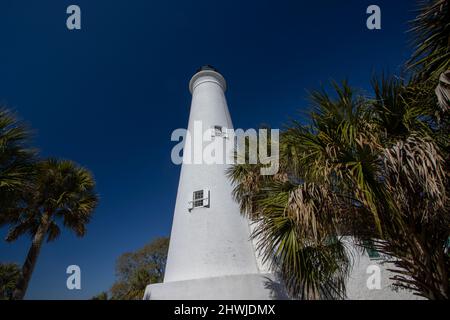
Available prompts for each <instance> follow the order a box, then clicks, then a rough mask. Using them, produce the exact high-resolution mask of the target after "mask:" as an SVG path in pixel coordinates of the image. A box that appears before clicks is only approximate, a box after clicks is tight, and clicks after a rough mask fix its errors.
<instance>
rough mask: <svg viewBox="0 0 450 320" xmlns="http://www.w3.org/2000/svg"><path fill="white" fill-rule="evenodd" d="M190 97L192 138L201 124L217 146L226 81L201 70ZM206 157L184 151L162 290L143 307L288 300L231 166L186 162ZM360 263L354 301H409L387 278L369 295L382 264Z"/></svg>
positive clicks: (152, 290)
mask: <svg viewBox="0 0 450 320" xmlns="http://www.w3.org/2000/svg"><path fill="white" fill-rule="evenodd" d="M189 89H190V92H191V93H192V103H191V109H190V116H189V124H188V132H190V133H191V134H192V135H193V134H194V126H195V123H196V122H197V123H198V122H199V121H200V122H201V123H202V126H203V129H202V130H203V132H202V133H204V132H205V131H206V130H209V129H212V131H211V135H212V136H211V139H228V136H227V134H226V131H227V129H232V128H233V124H232V121H231V117H230V113H229V111H228V106H227V102H226V99H225V91H226V82H225V79H224V78H223V76H222V75H221V74H220V73H218V72H217V71H216V70H215V69H214V68H212V67H208V66H207V67H202V68H201V69H200V70H199V71H198V72H197V73H196V74H195V75H194V76H193V77H192V79H191V81H190V83H189ZM202 149H203V148H200V149H199V148H197V147H192V146H191V145H189V142H188V143H187V144H186V146H185V149H184V154H183V157H184V158H183V164H182V168H181V173H180V180H179V185H178V193H177V199H176V205H175V212H174V218H173V225H172V232H171V237H170V246H169V254H168V259H167V266H166V272H165V277H164V282H163V283H159V284H151V285H149V286H147V288H146V291H145V296H144V299H152V300H160V299H194V300H197V299H198V300H203V299H236V300H240V299H250V300H253V299H285V298H287V297H286V295H285V293H284V290H283V286H282V285H281V284H280V283H279V281H277V279H276V277H275V276H274V275H273V274H272V273H270V272H269V271H268V270H267V268H265V267H264V266H263V265H262V263H261V261H260V259H258V258H257V257H256V253H255V246H254V244H253V242H252V240H251V239H250V233H251V231H250V226H249V221H248V220H247V219H246V218H244V217H243V216H242V215H241V214H240V212H239V206H238V204H237V203H236V202H235V201H234V200H233V198H232V186H231V183H230V181H229V179H228V178H227V177H226V175H225V170H226V168H227V165H226V164H213V165H211V164H196V163H191V162H192V161H187V160H188V159H195V158H196V156H200V158H201V155H202V154H201V153H202ZM189 150H190V152H189ZM357 260H358V261H356V263H355V266H354V272H353V274H352V276H351V278H350V280H349V285H348V289H349V292H348V296H349V298H351V299H361V298H368V299H371V298H388V299H390V298H404V297H405V296H403V295H399V294H397V293H396V292H393V291H391V290H390V288H389V282H388V281H385V279H387V277H385V275H383V280H382V281H381V286H382V289H381V290H369V289H368V288H367V285H366V280H367V278H368V277H369V276H370V274H367V273H366V271H367V266H368V265H370V264H378V261H375V260H373V261H372V260H370V259H369V257H368V256H367V255H362V256H361V257H359V259H357ZM381 268H382V270H384V269H383V267H381ZM386 272H387V271H382V273H386Z"/></svg>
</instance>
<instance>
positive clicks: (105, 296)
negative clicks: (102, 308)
mask: <svg viewBox="0 0 450 320" xmlns="http://www.w3.org/2000/svg"><path fill="white" fill-rule="evenodd" d="M91 300H108V292H106V291H103V292H101V293H99V294H98V295H96V296H93V297H92V298H91Z"/></svg>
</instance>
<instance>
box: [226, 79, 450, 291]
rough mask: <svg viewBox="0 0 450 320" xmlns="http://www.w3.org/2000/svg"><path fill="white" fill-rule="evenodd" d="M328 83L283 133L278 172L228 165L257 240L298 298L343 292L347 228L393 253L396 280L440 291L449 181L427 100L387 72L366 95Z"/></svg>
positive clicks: (444, 286)
mask: <svg viewBox="0 0 450 320" xmlns="http://www.w3.org/2000/svg"><path fill="white" fill-rule="evenodd" d="M334 91H335V92H334V94H333V96H335V97H336V98H332V97H331V96H330V95H328V94H327V93H326V92H325V91H315V92H313V93H312V95H311V101H312V104H313V108H314V109H313V110H314V111H312V112H311V114H310V119H311V123H310V124H309V125H302V124H300V123H297V122H294V123H292V124H291V125H290V126H289V127H288V128H287V129H286V130H285V131H284V132H283V133H282V135H281V140H280V172H279V173H278V174H277V175H275V176H261V175H260V174H259V166H258V165H248V164H244V165H235V166H234V167H232V168H231V170H230V171H229V175H230V177H231V179H232V180H233V182H234V183H235V190H234V195H235V198H236V199H237V200H238V201H239V202H240V203H241V210H242V212H243V213H244V214H247V215H248V216H249V217H250V218H252V219H253V220H255V221H257V228H256V231H255V233H254V234H253V236H254V237H256V238H257V239H258V241H259V247H260V249H261V250H262V251H263V252H264V253H265V257H266V259H267V260H268V261H272V263H273V265H274V266H275V267H276V268H278V270H279V271H280V273H281V275H282V277H283V278H284V280H285V282H286V284H287V287H288V289H289V290H290V292H291V294H292V295H293V296H296V297H300V298H314V299H315V298H332V297H343V296H345V286H344V284H345V280H346V276H347V275H348V272H349V268H350V266H349V257H347V252H348V250H346V248H345V241H343V240H342V239H343V238H342V237H344V236H348V237H352V238H353V239H354V241H356V243H357V244H361V245H363V244H364V243H366V242H367V241H369V242H370V243H374V246H375V247H376V249H377V250H379V251H381V252H383V253H385V254H387V255H388V256H390V257H392V258H393V263H394V266H396V269H395V270H394V271H395V272H396V275H395V277H394V280H396V284H397V286H399V287H404V288H408V289H411V290H414V291H415V293H416V294H418V295H421V296H424V297H427V298H430V299H448V298H449V274H450V272H449V266H450V260H449V257H448V256H447V255H446V254H445V252H444V245H445V243H446V240H447V238H448V236H449V225H450V217H448V208H449V202H448V200H447V199H448V198H447V192H448V191H447V190H448V181H447V178H446V170H445V168H446V164H445V160H444V157H443V155H442V152H441V150H440V149H439V147H438V145H437V143H436V139H435V135H436V133H437V132H438V131H437V130H436V129H435V128H436V127H437V126H438V125H437V123H436V121H434V118H433V115H434V112H432V110H433V107H432V106H433V101H434V102H435V100H433V99H429V98H428V97H427V96H425V98H423V99H422V98H421V99H418V96H419V97H420V93H421V91H420V90H419V89H417V88H412V87H408V86H406V85H404V84H403V83H402V82H401V81H399V80H395V79H381V80H379V81H374V92H375V94H374V95H375V97H374V98H373V99H368V98H365V97H363V96H361V95H358V94H357V93H355V91H354V90H353V89H352V88H351V87H350V86H349V85H348V84H347V83H346V82H344V83H343V84H342V85H339V84H336V83H335V84H334ZM418 92H419V93H418ZM428 96H429V95H428ZM434 109H436V104H435V103H434Z"/></svg>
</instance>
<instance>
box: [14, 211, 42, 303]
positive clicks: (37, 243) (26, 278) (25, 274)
mask: <svg viewBox="0 0 450 320" xmlns="http://www.w3.org/2000/svg"><path fill="white" fill-rule="evenodd" d="M49 225H50V214H49V213H47V212H46V213H44V214H43V216H42V219H41V224H40V225H39V227H38V230H37V232H36V234H35V235H34V238H33V242H32V243H31V247H30V249H29V250H28V254H27V258H26V260H25V263H24V264H23V267H22V274H21V276H20V278H19V280H18V282H17V286H16V289H15V290H14V293H13V299H14V300H22V299H23V298H24V296H25V293H26V292H27V289H28V284H29V282H30V279H31V275H32V274H33V270H34V267H35V265H36V261H37V258H38V256H39V252H40V251H41V246H42V243H43V242H44V239H45V235H46V234H47V230H48V226H49Z"/></svg>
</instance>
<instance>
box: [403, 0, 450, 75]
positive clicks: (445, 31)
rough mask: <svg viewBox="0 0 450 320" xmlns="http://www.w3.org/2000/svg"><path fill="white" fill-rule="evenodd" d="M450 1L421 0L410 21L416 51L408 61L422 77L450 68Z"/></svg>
mask: <svg viewBox="0 0 450 320" xmlns="http://www.w3.org/2000/svg"><path fill="white" fill-rule="evenodd" d="M449 21H450V1H449V0H421V1H419V7H418V10H417V15H416V18H415V19H414V20H413V21H412V22H411V25H412V27H411V29H410V32H411V33H412V34H413V35H414V38H413V39H414V41H413V44H414V46H415V51H414V53H413V55H412V57H411V59H410V60H409V61H408V63H407V67H408V68H409V69H415V71H416V76H418V78H420V79H421V80H424V79H429V78H432V79H434V80H437V79H438V78H439V77H440V75H441V74H442V73H444V72H445V71H447V70H450V22H449Z"/></svg>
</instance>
